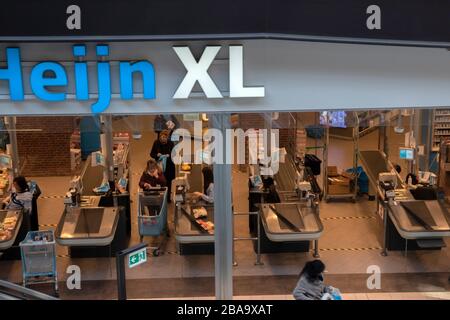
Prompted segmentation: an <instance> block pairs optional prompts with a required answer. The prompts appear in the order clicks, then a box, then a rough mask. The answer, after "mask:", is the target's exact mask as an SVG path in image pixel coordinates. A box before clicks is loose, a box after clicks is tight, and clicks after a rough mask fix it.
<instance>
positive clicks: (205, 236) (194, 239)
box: [175, 202, 214, 244]
mask: <svg viewBox="0 0 450 320" xmlns="http://www.w3.org/2000/svg"><path fill="white" fill-rule="evenodd" d="M199 207H204V208H205V209H206V211H207V213H208V216H207V220H208V221H210V222H213V223H214V205H211V204H205V203H202V202H197V203H196V204H193V203H186V204H178V205H177V208H176V217H175V238H176V239H177V241H178V242H179V243H182V244H185V243H213V242H214V233H213V232H212V234H210V233H208V232H207V231H206V230H203V229H201V227H200V226H199V225H198V224H197V223H196V222H195V218H194V216H193V211H192V210H193V209H195V208H199Z"/></svg>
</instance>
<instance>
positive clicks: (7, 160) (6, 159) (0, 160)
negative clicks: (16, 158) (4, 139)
mask: <svg viewBox="0 0 450 320" xmlns="http://www.w3.org/2000/svg"><path fill="white" fill-rule="evenodd" d="M0 167H2V168H11V157H10V156H8V155H4V154H3V155H0Z"/></svg>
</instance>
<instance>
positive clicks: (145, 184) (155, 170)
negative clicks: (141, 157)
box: [139, 159, 167, 190]
mask: <svg viewBox="0 0 450 320" xmlns="http://www.w3.org/2000/svg"><path fill="white" fill-rule="evenodd" d="M158 185H159V186H160V187H165V186H167V181H166V178H165V177H164V174H163V173H162V171H161V168H160V167H159V166H158V164H157V163H156V161H155V160H153V159H150V160H148V161H147V168H146V169H145V171H144V172H143V173H142V175H141V179H140V180H139V187H140V188H142V189H144V190H148V189H150V188H151V187H157V186H158Z"/></svg>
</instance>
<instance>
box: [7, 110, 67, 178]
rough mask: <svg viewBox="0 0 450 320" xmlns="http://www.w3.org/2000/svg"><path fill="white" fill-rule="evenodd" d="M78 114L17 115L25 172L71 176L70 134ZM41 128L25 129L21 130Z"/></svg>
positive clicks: (27, 174) (20, 149) (20, 155)
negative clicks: (67, 115) (69, 115)
mask: <svg viewBox="0 0 450 320" xmlns="http://www.w3.org/2000/svg"><path fill="white" fill-rule="evenodd" d="M74 123H75V122H74V117H17V125H16V127H17V129H18V132H17V143H18V149H19V158H20V165H21V168H22V172H21V173H22V174H23V175H24V176H26V177H28V176H63V175H71V169H70V136H71V134H72V132H73V130H74ZM27 129H28V130H30V129H33V130H36V129H38V130H41V131H21V130H27Z"/></svg>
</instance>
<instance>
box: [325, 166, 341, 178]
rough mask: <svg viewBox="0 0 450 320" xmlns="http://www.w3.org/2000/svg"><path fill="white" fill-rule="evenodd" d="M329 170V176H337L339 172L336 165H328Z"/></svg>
mask: <svg viewBox="0 0 450 320" xmlns="http://www.w3.org/2000/svg"><path fill="white" fill-rule="evenodd" d="M327 171H328V176H329V177H337V176H338V175H339V174H338V169H337V167H336V166H328V167H327Z"/></svg>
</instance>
